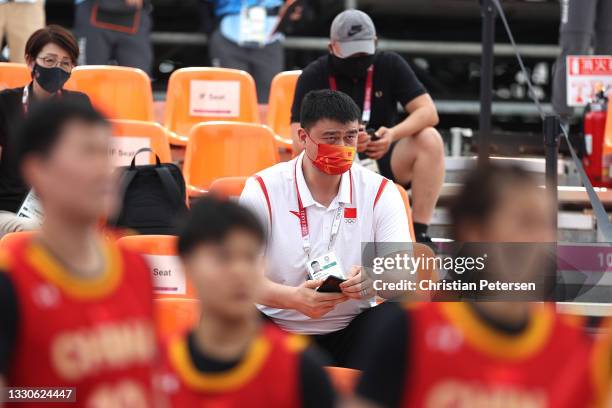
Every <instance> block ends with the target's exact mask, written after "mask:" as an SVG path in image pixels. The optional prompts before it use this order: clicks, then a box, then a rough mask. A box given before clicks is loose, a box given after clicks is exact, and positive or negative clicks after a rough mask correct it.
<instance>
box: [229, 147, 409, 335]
mask: <svg viewBox="0 0 612 408" xmlns="http://www.w3.org/2000/svg"><path fill="white" fill-rule="evenodd" d="M303 158H304V153H303V152H302V154H301V155H299V156H298V157H296V158H295V159H293V160H291V161H288V162H283V163H279V164H277V165H275V166H272V167H270V168H268V169H265V170H263V171H261V172H259V173H257V175H256V176H255V177H251V178H249V179H248V181H247V183H246V185H245V188H244V191H243V192H242V195H241V197H240V203H241V204H243V205H245V206H247V207H249V208H250V209H251V210H253V211H254V212H255V214H257V216H258V218H259V219H260V220H261V222H262V223H263V224H264V225H265V226H266V228H267V231H268V237H269V242H268V249H267V254H266V255H267V267H266V272H265V274H266V277H267V278H268V279H270V280H272V281H273V282H276V283H279V284H282V285H288V286H299V285H300V284H302V283H303V282H304V281H305V280H306V279H307V278H308V272H307V270H306V261H307V260H308V257H307V254H306V252H305V251H304V247H303V240H302V234H301V228H300V218H299V209H298V198H297V192H296V183H295V176H294V174H296V175H297V187H298V189H299V194H300V197H301V200H302V205H303V207H304V209H305V211H306V213H307V216H308V228H309V232H310V246H311V250H310V252H311V253H310V259H314V258H317V257H319V256H322V255H324V254H325V253H327V252H328V250H327V248H328V244H329V242H330V236H331V232H332V224H333V221H334V218H335V215H336V211H337V210H338V207H339V206H340V205H341V203H343V204H344V206H345V209H347V208H348V209H350V208H355V210H349V211H348V213H347V212H346V210H345V215H347V214H348V215H350V216H351V218H347V217H344V218H343V219H342V221H341V223H340V229H339V231H338V234H337V236H336V238H335V241H334V246H333V248H332V249H333V251H334V253H335V254H336V256H337V258H338V261H339V262H340V264H341V265H342V270H343V272H344V273H345V274H348V273H349V271H350V270H351V267H352V266H353V265H361V263H362V262H361V243H362V242H410V241H411V238H410V233H409V229H408V219H407V216H406V210H405V208H404V203H403V201H402V198H401V196H400V194H399V191H398V190H397V188H396V187H395V185H394V184H393V183H392V182H390V181H389V182H387V183H386V185H385V186H384V188H383V189H382V190H381V191H380V192H379V189H380V188H381V185H382V184H384V182H383V180H384V178H383V177H382V176H380V175H379V174H376V173H374V172H372V171H370V170H368V169H366V168H364V167H362V166H361V165H359V164H356V163H355V164H353V166H352V167H351V170H350V171H348V172H346V173H344V174H343V175H342V179H341V182H340V188H339V191H338V195H337V196H336V198H334V200H333V201H332V203H331V204H330V205H329V207H325V206H323V205H321V204H319V203H318V202H316V201H315V200H314V198H313V197H312V194H311V193H310V190H309V189H308V186H307V185H306V181H305V179H304V174H303V172H302V160H303ZM296 166H297V167H296ZM258 178H259V180H258ZM260 182H261V183H263V184H264V185H265V190H266V193H267V196H266V194H265V193H264V188H262V185H261V184H260ZM377 196H378V199H376V197H377ZM375 200H376V205H374V202H375ZM268 202H269V206H268ZM270 216H271V217H270ZM353 216H354V218H352V217H353ZM372 303H373V302H372V300H371V299H370V300H361V301H358V300H348V301H346V302H343V303H340V304H339V305H337V306H336V307H335V309H334V310H332V311H331V312H329V313H328V314H326V315H325V316H323V317H321V318H319V319H311V318H309V317H307V316H305V315H304V314H302V313H300V312H298V311H296V310H291V309H276V308H271V307H268V306H263V305H259V306H258V307H259V309H260V310H261V311H262V312H263V313H265V314H266V315H268V316H270V317H271V318H272V319H273V320H274V321H275V322H276V323H277V324H278V325H279V326H281V327H282V328H283V329H285V330H289V331H292V332H296V333H302V334H325V333H330V332H334V331H337V330H340V329H343V328H344V327H346V326H347V325H348V324H349V323H350V321H351V320H352V319H353V318H354V317H355V316H356V315H357V314H359V313H360V312H361V311H362V310H363V309H366V308H369V307H371V306H372Z"/></svg>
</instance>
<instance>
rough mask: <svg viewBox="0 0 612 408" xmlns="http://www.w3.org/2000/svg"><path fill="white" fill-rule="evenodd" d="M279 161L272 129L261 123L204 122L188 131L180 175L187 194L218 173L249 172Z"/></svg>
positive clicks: (202, 189) (199, 189) (203, 186)
mask: <svg viewBox="0 0 612 408" xmlns="http://www.w3.org/2000/svg"><path fill="white" fill-rule="evenodd" d="M277 162H278V149H277V147H276V144H275V143H274V133H273V132H272V130H271V129H270V128H269V127H267V126H264V125H258V124H255V123H238V122H205V123H200V124H199V125H196V126H194V127H193V129H191V132H190V133H189V143H188V144H187V150H186V152H185V163H184V164H183V176H184V177H185V183H186V185H187V194H189V196H191V197H193V196H198V195H200V194H202V193H205V192H206V190H208V189H209V188H210V185H211V184H212V182H213V181H214V180H216V179H218V178H220V177H231V176H250V175H252V174H254V173H256V172H258V171H259V170H262V169H265V168H266V167H270V166H272V165H274V164H275V163H277Z"/></svg>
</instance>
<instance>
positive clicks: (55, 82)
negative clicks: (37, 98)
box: [32, 64, 70, 93]
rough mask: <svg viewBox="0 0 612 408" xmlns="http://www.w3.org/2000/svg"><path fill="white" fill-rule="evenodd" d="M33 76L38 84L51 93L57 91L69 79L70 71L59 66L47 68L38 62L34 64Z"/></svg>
mask: <svg viewBox="0 0 612 408" xmlns="http://www.w3.org/2000/svg"><path fill="white" fill-rule="evenodd" d="M32 73H33V77H34V79H35V80H36V82H38V85H40V87H41V88H42V89H44V90H45V91H47V92H49V93H56V92H57V91H59V90H60V89H62V87H63V86H64V84H65V83H66V81H68V78H70V73H69V72H66V71H64V70H63V69H61V68H59V67H53V68H46V67H42V66H40V65H38V64H36V65H34V70H33V71H32Z"/></svg>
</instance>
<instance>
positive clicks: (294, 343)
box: [285, 334, 309, 353]
mask: <svg viewBox="0 0 612 408" xmlns="http://www.w3.org/2000/svg"><path fill="white" fill-rule="evenodd" d="M308 343H309V342H308V339H307V338H306V337H305V336H300V335H299V334H289V335H287V339H286V340H285V346H286V347H287V349H288V350H289V351H291V352H294V353H301V352H302V351H304V349H305V348H306V347H308Z"/></svg>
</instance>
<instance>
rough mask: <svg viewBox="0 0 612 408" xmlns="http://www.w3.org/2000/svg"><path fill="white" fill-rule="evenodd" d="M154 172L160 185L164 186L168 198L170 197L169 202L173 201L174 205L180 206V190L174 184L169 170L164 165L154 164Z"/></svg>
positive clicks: (181, 198)
mask: <svg viewBox="0 0 612 408" xmlns="http://www.w3.org/2000/svg"><path fill="white" fill-rule="evenodd" d="M155 172H156V173H157V175H158V176H159V179H160V180H161V183H162V186H163V187H164V190H165V191H166V194H167V195H168V198H170V200H171V202H173V203H174V204H175V205H177V206H178V207H181V202H182V200H183V197H182V195H181V191H180V190H179V188H178V186H177V185H176V181H175V180H174V178H172V175H171V174H170V171H169V170H168V169H167V168H166V167H163V166H156V167H155Z"/></svg>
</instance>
